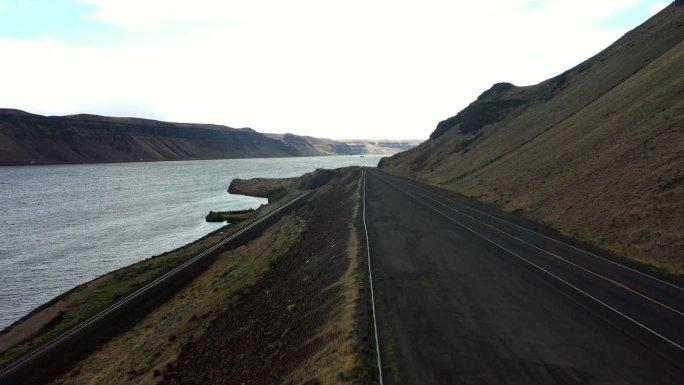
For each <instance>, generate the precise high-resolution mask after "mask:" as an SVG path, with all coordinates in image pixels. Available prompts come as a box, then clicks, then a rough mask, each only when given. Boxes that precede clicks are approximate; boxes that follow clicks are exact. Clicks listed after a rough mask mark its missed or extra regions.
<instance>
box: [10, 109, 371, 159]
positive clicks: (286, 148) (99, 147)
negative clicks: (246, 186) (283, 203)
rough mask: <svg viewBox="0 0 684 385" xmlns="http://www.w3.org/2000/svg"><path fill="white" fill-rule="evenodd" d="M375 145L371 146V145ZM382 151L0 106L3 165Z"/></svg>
mask: <svg viewBox="0 0 684 385" xmlns="http://www.w3.org/2000/svg"><path fill="white" fill-rule="evenodd" d="M369 149H370V147H369ZM365 153H379V152H376V151H373V150H372V149H370V150H368V151H367V150H366V149H365V147H364V148H360V147H359V146H358V145H350V144H347V143H343V142H338V141H334V140H331V139H318V138H313V137H309V136H298V135H293V134H284V135H280V134H261V133H258V132H256V131H254V130H252V129H249V128H240V129H236V128H230V127H226V126H218V125H211V124H188V123H170V122H161V121H156V120H149V119H138V118H114V117H105V116H97V115H70V116H49V117H48V116H41V115H35V114H30V113H27V112H24V111H19V110H12V109H0V165H13V164H14V165H16V164H49V163H94V162H131V161H160V160H190V159H224V158H261V157H289V156H319V155H357V154H365Z"/></svg>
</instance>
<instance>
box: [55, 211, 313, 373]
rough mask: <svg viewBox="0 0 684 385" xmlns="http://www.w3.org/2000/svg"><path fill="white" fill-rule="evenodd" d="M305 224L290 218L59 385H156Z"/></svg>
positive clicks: (225, 258) (228, 256)
mask: <svg viewBox="0 0 684 385" xmlns="http://www.w3.org/2000/svg"><path fill="white" fill-rule="evenodd" d="M305 225H306V223H305V220H304V219H303V218H302V217H298V216H293V215H290V216H287V217H285V218H283V219H282V220H280V221H279V222H278V223H276V224H275V225H274V226H272V227H271V228H269V229H268V230H267V231H266V232H265V233H264V234H263V235H262V236H261V237H259V238H258V239H256V240H254V241H251V242H249V243H247V244H246V245H244V246H241V247H239V248H237V249H235V250H230V251H227V252H224V253H222V254H220V255H219V256H218V258H217V260H216V261H215V262H214V263H213V264H212V266H211V267H209V268H208V269H207V270H206V271H204V272H203V273H202V274H201V275H200V276H198V277H197V278H196V279H195V280H193V281H192V283H191V284H190V285H188V286H187V287H186V288H185V289H183V290H182V291H180V292H179V293H177V294H176V295H175V296H174V297H172V298H171V300H169V301H167V302H166V303H165V304H163V305H161V306H160V307H159V308H157V309H156V310H155V311H153V312H152V313H151V314H149V315H148V316H147V317H145V318H144V319H143V320H142V321H141V322H139V323H138V324H137V325H135V326H134V327H133V328H132V329H131V330H130V331H128V332H126V333H124V334H123V335H121V336H119V337H117V338H115V339H114V340H112V341H110V342H109V343H107V344H106V345H104V346H103V347H102V348H101V349H100V350H98V351H97V352H95V353H93V354H91V355H90V356H89V357H87V358H86V359H85V360H83V361H82V362H80V363H79V364H78V365H77V366H76V367H74V368H73V369H72V370H70V371H69V372H68V373H67V374H66V375H65V376H63V377H62V378H61V379H59V380H57V381H55V383H57V384H103V385H104V384H125V383H136V384H157V383H160V382H161V381H162V380H163V378H164V376H165V375H167V373H168V371H169V369H170V368H171V367H172V366H173V364H174V362H175V361H176V360H177V358H178V355H179V354H180V352H181V351H182V349H183V346H184V345H186V344H190V343H193V341H196V339H197V338H198V337H199V336H201V335H202V334H203V333H204V332H205V331H206V329H207V327H209V325H211V323H212V322H213V321H214V319H216V317H218V316H220V315H221V314H222V313H223V312H224V311H225V309H227V308H229V307H231V306H232V305H234V304H235V302H236V301H237V299H238V298H239V297H240V295H241V294H242V293H243V292H244V291H245V290H248V288H249V287H250V286H251V285H253V284H254V282H255V281H256V280H258V279H259V277H260V276H261V275H263V274H264V272H265V271H266V270H268V268H269V266H270V264H271V263H273V261H275V260H276V259H277V258H279V257H280V256H282V255H283V254H284V253H285V252H287V251H288V250H289V249H290V248H291V247H292V245H293V244H295V243H296V242H297V240H298V239H299V236H300V234H301V232H302V231H303V229H304V228H305Z"/></svg>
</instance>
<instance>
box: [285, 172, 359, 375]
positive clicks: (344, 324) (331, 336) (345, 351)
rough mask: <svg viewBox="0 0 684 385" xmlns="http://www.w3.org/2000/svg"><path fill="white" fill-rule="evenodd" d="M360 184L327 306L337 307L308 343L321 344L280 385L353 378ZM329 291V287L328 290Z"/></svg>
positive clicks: (357, 293)
mask: <svg viewBox="0 0 684 385" xmlns="http://www.w3.org/2000/svg"><path fill="white" fill-rule="evenodd" d="M360 189H361V180H359V181H358V183H357V185H356V186H355V190H356V191H355V192H354V195H353V199H354V201H355V202H356V204H355V206H354V214H353V217H352V222H351V223H350V225H349V229H348V231H349V238H348V239H349V241H348V247H347V258H348V260H349V265H348V267H347V270H346V271H345V273H344V275H343V276H342V277H341V278H340V280H339V281H337V282H335V283H334V284H333V287H334V286H337V287H341V290H339V294H338V295H337V297H336V298H334V299H332V301H331V302H334V303H337V304H338V305H336V306H335V308H334V309H333V310H332V311H331V313H330V314H329V315H328V317H327V319H328V320H327V322H326V324H325V325H323V326H322V327H321V329H320V331H319V332H318V333H317V334H316V335H315V336H314V337H312V338H311V341H314V340H317V341H326V342H325V344H324V345H323V346H322V347H321V348H320V349H319V350H318V351H317V352H316V353H315V354H314V355H313V356H311V357H309V358H308V359H307V360H305V361H304V363H303V364H302V365H301V366H300V367H298V368H295V369H294V370H293V371H292V372H291V373H290V374H289V375H287V376H286V377H285V379H284V381H283V383H295V384H305V383H321V384H348V383H351V381H352V380H353V378H354V370H355V368H357V367H358V365H360V358H359V349H358V341H357V337H356V335H355V333H356V330H357V302H358V300H359V297H360V295H361V293H360V282H359V278H358V269H359V259H360V258H361V256H360V250H361V245H360V244H359V240H358V236H357V231H356V227H355V226H354V223H356V219H357V218H358V216H359V210H360V201H361V198H360ZM333 287H330V289H332V288H333Z"/></svg>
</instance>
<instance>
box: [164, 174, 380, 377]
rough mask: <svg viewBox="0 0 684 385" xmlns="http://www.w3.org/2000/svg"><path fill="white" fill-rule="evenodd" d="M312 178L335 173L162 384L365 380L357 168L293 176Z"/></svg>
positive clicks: (173, 365) (307, 180) (190, 345)
mask: <svg viewBox="0 0 684 385" xmlns="http://www.w3.org/2000/svg"><path fill="white" fill-rule="evenodd" d="M321 175H327V176H331V175H335V177H334V178H333V179H331V180H330V181H329V182H328V183H327V184H326V185H325V186H323V187H322V188H320V190H319V191H318V192H316V193H315V195H314V196H313V197H312V198H311V200H310V204H309V206H308V207H307V208H305V209H303V210H302V212H300V213H299V215H302V216H303V217H305V218H306V222H307V226H306V229H305V230H304V231H303V232H302V234H301V238H300V240H299V241H298V242H297V244H296V245H295V246H294V247H293V248H292V249H290V250H289V251H288V252H287V253H286V254H284V255H283V256H282V257H280V258H278V259H276V260H274V261H273V262H272V263H271V266H270V269H269V270H268V272H266V274H265V275H264V276H263V278H261V279H260V280H259V281H258V282H256V283H255V284H254V285H253V286H252V287H250V288H249V290H248V291H247V292H246V293H245V294H243V295H242V296H241V297H240V299H239V300H238V301H237V303H236V304H235V305H234V306H232V307H230V308H228V309H226V310H225V312H224V313H223V314H221V315H220V316H218V317H217V318H216V321H215V322H214V323H213V324H212V325H211V326H210V327H209V328H208V329H207V331H206V333H204V334H203V335H202V337H200V338H199V339H198V340H196V341H193V342H192V343H189V344H188V345H186V346H185V348H184V350H183V353H182V354H181V355H180V357H179V359H178V361H176V362H175V363H174V364H172V365H171V366H170V370H169V373H168V374H167V376H166V377H165V383H168V384H208V383H222V384H277V383H308V384H317V383H326V384H329V383H352V382H354V381H359V380H361V379H364V378H366V376H367V365H365V364H363V362H364V361H363V360H364V358H363V357H364V351H365V350H366V349H367V348H363V346H364V345H366V343H365V342H364V343H361V342H360V341H364V338H363V336H362V337H361V339H360V337H359V335H358V334H357V333H358V330H361V329H366V330H367V328H365V327H364V326H363V324H364V322H365V321H363V317H360V314H361V313H363V311H364V309H363V307H364V305H363V304H364V301H363V300H362V298H363V295H361V293H360V291H359V288H360V287H363V285H362V281H363V280H364V279H365V275H364V274H363V273H362V272H363V271H364V270H363V268H362V266H359V263H358V259H359V258H360V256H359V250H360V247H361V246H360V243H359V241H358V240H359V234H358V233H357V231H358V226H357V225H358V223H357V221H358V220H359V219H360V218H359V214H358V208H359V188H360V185H359V181H360V178H359V176H360V175H359V171H346V172H343V173H330V172H327V171H325V172H317V173H314V174H312V175H309V176H308V177H304V178H303V180H302V183H305V184H306V183H315V182H316V181H320V180H322V179H325V178H324V177H321ZM319 178H322V179H319ZM359 304H361V306H359ZM366 337H367V336H366ZM365 340H366V341H368V339H367V338H365ZM365 354H367V351H366V353H365Z"/></svg>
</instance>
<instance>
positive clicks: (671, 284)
mask: <svg viewBox="0 0 684 385" xmlns="http://www.w3.org/2000/svg"><path fill="white" fill-rule="evenodd" d="M424 190H425V191H427V192H429V193H430V194H433V195H437V196H439V197H440V198H443V199H447V200H448V201H449V202H450V203H455V204H457V205H459V206H461V207H465V208H467V209H469V210H474V211H477V212H478V213H480V214H484V215H486V216H488V217H490V218H493V219H496V220H497V221H499V222H503V223H507V224H509V225H511V226H515V227H517V228H519V229H521V230H525V231H527V232H529V233H532V234H535V235H537V236H540V237H543V238H546V239H548V240H550V241H553V242H556V243H558V244H561V245H564V246H567V247H570V248H572V249H575V250H577V251H579V252H581V253H584V254H587V255H591V256H592V257H594V258H598V259H600V260H603V261H605V262H609V263H612V264H614V265H617V266H620V267H622V268H624V269H627V270H629V271H632V272H634V273H637V274H641V275H643V276H645V277H648V278H650V279H653V280H655V281H658V282H660V283H663V284H665V285H668V286H672V287H673V288H675V289H678V290H682V291H684V287H681V286H677V285H675V284H673V283H670V282H667V281H665V280H662V279H660V278H657V277H654V276H652V275H649V274H646V273H644V272H642V271H639V270H636V269H633V268H631V267H629V266H625V265H623V264H621V263H619V262H615V261H611V260H610V259H608V258H604V257H602V256H600V255H597V254H594V253H592V252H590V251H587V250H584V249H581V248H579V247H576V246H573V245H571V244H569V243H565V242H563V241H559V240H557V239H555V238H552V237H549V236H548V235H544V234H542V233H539V232H536V231H534V230H531V229H528V228H526V227H523V226H520V225H518V224H515V223H513V222H510V221H507V220H505V219H501V218H498V217H496V216H494V215H492V214H489V213H487V212H485V211H482V210H479V209H477V208H475V207H470V206H468V205H466V204H463V203H460V202H457V201H456V200H453V199H451V198H448V197H444V196H441V195H440V194H437V193H436V192H434V191H430V190H429V189H424ZM430 199H432V198H430ZM432 200H434V199H432ZM442 204H444V203H442ZM449 208H450V209H451V210H455V209H453V208H451V207H449Z"/></svg>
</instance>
